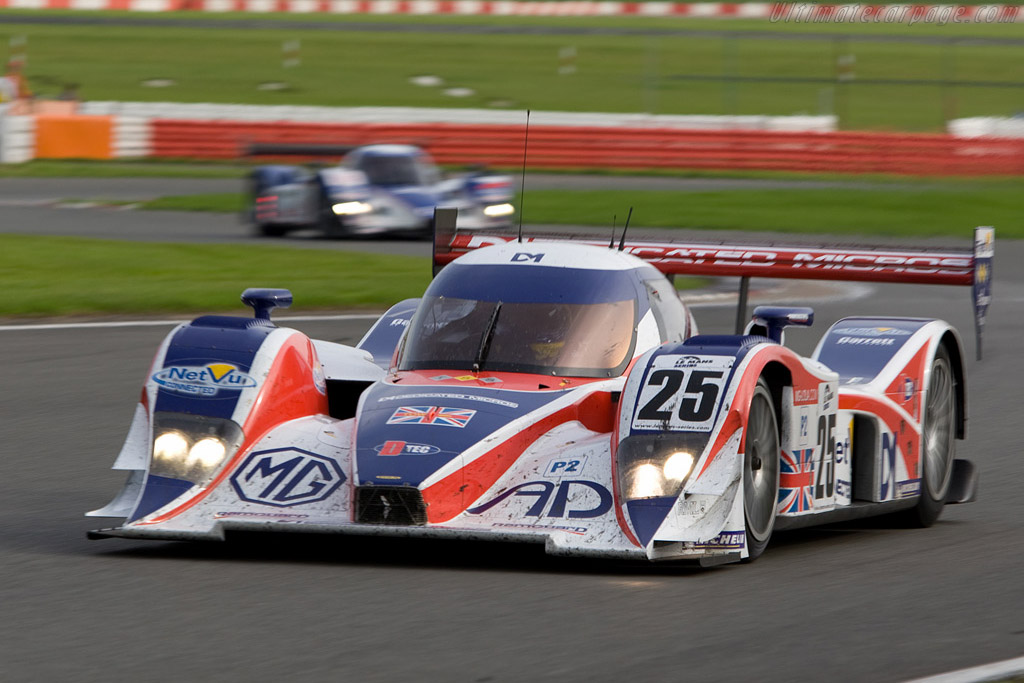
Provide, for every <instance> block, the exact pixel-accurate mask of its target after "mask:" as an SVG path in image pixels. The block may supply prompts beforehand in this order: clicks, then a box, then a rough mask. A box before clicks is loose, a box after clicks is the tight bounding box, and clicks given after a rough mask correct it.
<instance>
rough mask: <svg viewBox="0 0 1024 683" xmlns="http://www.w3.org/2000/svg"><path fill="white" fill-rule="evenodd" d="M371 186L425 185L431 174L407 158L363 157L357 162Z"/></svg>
mask: <svg viewBox="0 0 1024 683" xmlns="http://www.w3.org/2000/svg"><path fill="white" fill-rule="evenodd" d="M358 168H359V170H360V171H362V172H363V173H365V174H366V178H367V180H368V181H369V182H370V184H371V185H382V186H389V185H426V184H429V183H432V182H435V181H434V179H433V178H431V177H430V176H431V173H430V172H429V171H428V170H427V169H425V168H423V167H422V166H421V165H420V164H419V163H418V162H417V160H416V159H414V158H413V157H409V156H364V157H363V158H362V159H360V160H359V162H358Z"/></svg>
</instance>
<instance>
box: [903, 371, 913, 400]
mask: <svg viewBox="0 0 1024 683" xmlns="http://www.w3.org/2000/svg"><path fill="white" fill-rule="evenodd" d="M912 398H914V378H913V377H907V378H906V379H904V380H903V402H904V403H906V402H907V401H909V400H910V399H912Z"/></svg>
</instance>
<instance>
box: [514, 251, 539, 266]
mask: <svg viewBox="0 0 1024 683" xmlns="http://www.w3.org/2000/svg"><path fill="white" fill-rule="evenodd" d="M542 258H544V254H527V253H526V252H523V251H521V252H519V253H517V254H513V255H512V263H523V262H525V261H531V262H533V263H540V260H541V259H542Z"/></svg>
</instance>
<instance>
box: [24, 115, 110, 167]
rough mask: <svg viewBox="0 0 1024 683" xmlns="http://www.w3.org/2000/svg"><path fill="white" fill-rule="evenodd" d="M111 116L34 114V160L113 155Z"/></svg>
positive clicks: (102, 157)
mask: <svg viewBox="0 0 1024 683" xmlns="http://www.w3.org/2000/svg"><path fill="white" fill-rule="evenodd" d="M113 123H114V119H113V117H111V116H78V115H75V114H71V115H61V114H41V115H38V116H36V131H35V133H36V134H35V156H36V158H38V159H111V158H113V156H114V154H113V149H112V145H111V141H112V129H113Z"/></svg>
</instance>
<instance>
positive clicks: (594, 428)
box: [88, 211, 992, 566]
mask: <svg viewBox="0 0 1024 683" xmlns="http://www.w3.org/2000/svg"><path fill="white" fill-rule="evenodd" d="M452 213H453V212H444V211H438V218H437V219H436V222H437V224H438V226H439V227H438V229H437V230H436V235H435V245H434V263H435V267H436V268H437V269H438V272H437V274H436V276H435V278H434V280H433V282H432V283H431V284H430V286H429V287H428V288H427V290H426V291H425V293H424V294H423V296H422V298H419V299H410V300H406V301H402V302H400V303H398V304H396V305H395V306H394V307H392V308H391V309H390V310H389V311H387V312H386V313H385V314H384V315H383V316H382V317H381V318H380V319H379V320H378V321H377V322H376V323H375V324H374V325H373V327H372V328H371V329H370V330H369V331H368V332H367V333H366V335H365V336H364V337H363V338H362V340H361V341H360V342H359V343H358V344H357V345H356V346H354V347H351V346H345V345H342V344H337V343H332V342H327V341H322V340H312V339H310V338H308V337H307V336H306V335H304V334H303V333H301V332H299V331H297V330H295V329H290V328H287V327H278V326H276V325H275V324H274V323H273V322H272V321H271V316H270V314H271V311H272V309H274V308H275V307H283V306H287V305H289V304H290V303H291V295H290V294H289V293H288V291H287V290H269V289H250V290H247V291H246V292H245V293H244V294H243V296H242V299H243V301H245V303H247V304H248V305H250V306H252V307H253V308H254V310H255V317H232V316H210V315H208V316H202V317H199V318H197V319H195V320H193V321H192V322H190V323H187V324H183V325H181V326H179V327H178V328H176V329H175V330H173V331H172V332H171V333H170V334H169V335H168V336H167V338H166V340H165V341H164V342H163V344H162V345H161V347H160V348H159V350H158V351H157V353H156V356H155V358H154V361H153V364H152V367H151V368H150V370H149V373H148V375H147V377H148V379H147V381H146V383H145V385H144V387H143V391H142V397H141V400H140V402H139V403H138V405H137V407H136V409H135V416H134V419H133V421H132V423H131V427H130V429H129V432H128V435H127V438H126V440H125V443H124V447H123V449H122V450H121V453H120V455H119V456H118V457H117V460H116V462H115V465H114V467H115V469H120V470H127V471H128V479H127V482H126V484H125V486H124V488H123V490H122V491H121V493H120V494H119V495H118V496H117V497H116V498H115V499H114V500H113V501H112V502H111V503H110V504H108V505H107V506H106V507H104V508H102V509H100V510H96V511H94V512H91V513H88V514H89V515H94V516H100V517H117V518H123V522H122V523H120V525H119V526H116V527H112V528H105V529H100V530H96V531H92V532H90V533H89V537H90V538H94V539H97V538H108V537H125V538H138V539H177V540H200V539H216V540H221V539H224V538H226V536H227V535H229V534H231V533H232V532H234V531H236V530H245V531H266V532H320V533H330V534H364V535H391V536H424V537H437V538H442V537H447V538H464V539H492V540H495V539H497V540H507V541H518V542H527V543H528V542H535V543H543V544H544V545H545V548H546V550H547V552H549V553H552V554H559V555H580V556H596V557H611V558H622V559H627V558H632V559H638V560H648V561H678V562H682V563H699V564H700V565H703V566H710V565H717V564H722V563H728V562H736V561H750V560H753V559H755V558H757V557H758V556H759V555H761V554H762V553H763V552H764V550H765V548H766V547H767V545H768V543H769V541H770V539H771V537H772V535H773V533H774V532H776V531H778V530H781V529H789V528H794V527H800V526H806V525H812V524H822V523H827V522H834V521H839V520H847V519H853V518H858V517H863V516H868V515H883V514H891V515H895V516H898V517H900V518H901V523H902V522H910V523H912V524H914V525H920V526H928V525H930V524H932V523H933V522H935V520H936V519H937V518H938V517H939V514H940V513H941V512H942V509H943V506H944V505H945V504H947V503H963V502H969V501H971V500H973V498H974V496H975V487H976V481H977V474H976V470H975V467H974V466H973V464H972V463H971V462H970V461H968V460H964V459H958V458H956V457H955V449H954V445H955V443H954V442H955V440H956V439H962V438H963V437H964V435H965V426H966V408H967V396H966V378H965V354H964V348H963V344H962V342H961V338H960V335H959V334H958V333H957V331H956V330H955V329H953V328H952V327H951V326H950V325H949V324H947V323H945V322H943V321H941V320H932V319H923V318H913V317H905V318H904V317H899V318H892V317H857V318H845V319H842V320H839V321H837V322H835V323H833V324H832V325H831V326H830V327H829V328H828V329H827V330H825V332H824V334H823V336H822V337H821V341H820V342H819V343H818V345H817V348H816V350H815V351H814V353H813V355H812V356H811V357H810V358H805V357H801V356H800V355H798V354H797V353H795V352H793V351H792V350H791V349H789V348H787V347H786V346H785V344H784V330H785V328H786V327H788V326H793V325H798V326H808V325H811V324H812V322H813V319H814V314H813V311H812V310H811V309H810V308H804V307H779V306H759V307H757V308H756V309H755V310H754V311H753V315H752V317H751V319H750V321H749V323H748V324H747V325H746V329H744V330H743V331H742V333H740V334H702V333H699V332H698V329H697V324H696V321H695V319H694V317H693V315H692V312H691V311H690V310H689V309H688V307H687V306H686V305H685V304H684V303H683V302H682V301H681V300H680V298H679V297H678V295H677V292H676V289H675V287H674V286H673V285H672V283H671V282H670V281H669V280H668V279H667V277H666V273H668V274H672V273H678V272H698V273H719V274H721V273H729V274H734V275H740V276H741V277H747V276H749V275H750V274H751V273H756V274H758V275H769V276H776V277H797V276H799V277H812V278H831V279H856V280H875V281H904V282H917V283H929V282H930V283H945V284H973V285H975V305H976V310H978V311H979V322H983V319H984V312H985V311H984V308H985V306H986V305H987V301H988V299H989V297H990V291H991V289H990V287H991V258H992V232H991V230H990V229H979V231H978V238H977V240H976V246H975V249H974V251H973V252H934V251H929V252H925V251H921V250H892V249H885V250H874V251H873V250H863V249H857V250H845V249H826V248H807V249H805V248H802V247H801V248H792V249H789V248H787V249H781V248H778V247H752V246H749V245H693V244H676V243H651V242H646V243H645V242H631V243H629V245H628V246H626V245H625V244H623V245H622V246H623V248H621V249H617V248H614V246H612V247H611V248H610V247H609V246H608V245H603V246H599V245H598V243H596V242H593V243H584V242H569V241H557V240H544V239H540V238H529V239H525V240H522V241H520V239H521V237H520V238H519V239H517V238H516V237H515V236H495V235H481V234H473V233H469V234H466V233H460V232H458V231H456V230H453V228H454V223H455V219H454V217H453V216H452ZM623 243H624V240H623Z"/></svg>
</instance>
